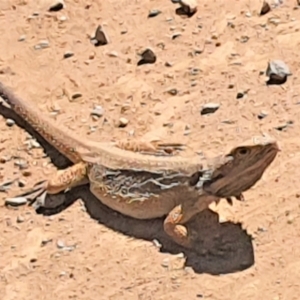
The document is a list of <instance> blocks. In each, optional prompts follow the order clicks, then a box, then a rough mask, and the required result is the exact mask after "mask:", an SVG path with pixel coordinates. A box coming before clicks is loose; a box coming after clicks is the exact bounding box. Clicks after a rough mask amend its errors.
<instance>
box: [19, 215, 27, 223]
mask: <svg viewBox="0 0 300 300" xmlns="http://www.w3.org/2000/svg"><path fill="white" fill-rule="evenodd" d="M24 221H25V219H24V218H23V217H22V216H18V217H17V223H23V222H24Z"/></svg>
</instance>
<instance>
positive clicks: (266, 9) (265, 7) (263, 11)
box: [260, 1, 271, 16]
mask: <svg viewBox="0 0 300 300" xmlns="http://www.w3.org/2000/svg"><path fill="white" fill-rule="evenodd" d="M269 11H271V6H270V4H269V3H268V2H266V1H264V2H263V5H262V8H261V10H260V15H261V16H263V15H265V14H267V13H268V12H269Z"/></svg>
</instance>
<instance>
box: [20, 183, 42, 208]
mask: <svg viewBox="0 0 300 300" xmlns="http://www.w3.org/2000/svg"><path fill="white" fill-rule="evenodd" d="M46 189H47V181H46V180H43V181H40V182H38V183H36V184H35V185H34V186H33V187H32V188H30V189H29V190H27V191H25V192H24V193H22V194H20V195H18V196H16V197H14V198H21V197H23V198H26V200H27V202H28V205H30V206H33V207H34V208H35V209H37V208H39V207H41V206H45V199H46V196H47V191H46Z"/></svg>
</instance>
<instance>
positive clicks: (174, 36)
mask: <svg viewBox="0 0 300 300" xmlns="http://www.w3.org/2000/svg"><path fill="white" fill-rule="evenodd" d="M180 36H181V32H175V33H173V34H172V40H175V39H176V38H178V37H180Z"/></svg>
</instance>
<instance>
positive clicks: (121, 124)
mask: <svg viewBox="0 0 300 300" xmlns="http://www.w3.org/2000/svg"><path fill="white" fill-rule="evenodd" d="M128 123H129V121H128V119H126V118H120V119H119V127H120V128H124V127H126V126H127V124H128Z"/></svg>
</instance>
